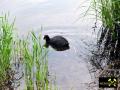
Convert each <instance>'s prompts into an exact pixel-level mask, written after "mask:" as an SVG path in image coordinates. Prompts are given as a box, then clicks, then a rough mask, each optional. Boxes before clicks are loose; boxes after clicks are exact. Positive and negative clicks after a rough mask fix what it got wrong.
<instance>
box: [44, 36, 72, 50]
mask: <svg viewBox="0 0 120 90" xmlns="http://www.w3.org/2000/svg"><path fill="white" fill-rule="evenodd" d="M44 39H45V40H46V44H45V46H46V47H49V45H50V46H51V47H53V48H54V49H55V50H57V51H64V50H67V49H69V48H70V47H69V43H68V41H67V40H66V39H65V38H64V37H62V36H55V37H53V38H50V37H49V36H48V35H45V36H44Z"/></svg>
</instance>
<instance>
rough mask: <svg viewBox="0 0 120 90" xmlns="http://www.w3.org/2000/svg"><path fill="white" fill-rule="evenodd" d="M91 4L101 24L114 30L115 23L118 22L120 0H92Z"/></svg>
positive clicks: (119, 20)
mask: <svg viewBox="0 0 120 90" xmlns="http://www.w3.org/2000/svg"><path fill="white" fill-rule="evenodd" d="M91 6H92V9H93V10H95V12H96V16H97V18H98V19H100V20H101V21H102V24H103V26H105V27H108V28H109V29H110V30H112V31H114V29H115V23H119V22H120V0H92V5H91Z"/></svg>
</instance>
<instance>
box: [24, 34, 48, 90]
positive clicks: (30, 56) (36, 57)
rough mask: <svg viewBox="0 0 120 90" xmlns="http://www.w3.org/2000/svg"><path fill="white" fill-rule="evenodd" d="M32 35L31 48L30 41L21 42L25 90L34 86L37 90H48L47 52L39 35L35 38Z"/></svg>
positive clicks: (30, 89)
mask: <svg viewBox="0 0 120 90" xmlns="http://www.w3.org/2000/svg"><path fill="white" fill-rule="evenodd" d="M31 35H32V38H31V39H32V40H31V41H32V42H31V44H32V47H31V48H29V47H30V42H29V41H30V40H29V41H28V40H26V41H23V52H24V53H23V56H24V68H25V79H26V80H25V81H26V85H27V90H33V89H34V88H35V87H34V84H35V85H36V88H37V90H48V79H47V76H48V74H47V73H48V62H47V50H46V48H44V47H43V46H42V45H41V42H40V41H41V35H40V36H39V37H36V36H35V34H34V32H32V33H31Z"/></svg>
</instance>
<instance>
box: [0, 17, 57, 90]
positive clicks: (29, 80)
mask: <svg viewBox="0 0 120 90" xmlns="http://www.w3.org/2000/svg"><path fill="white" fill-rule="evenodd" d="M13 30H14V22H13V23H11V24H10V23H9V20H8V16H7V15H5V16H3V17H0V90H4V89H6V88H11V89H13V88H14V86H12V83H14V80H20V79H21V78H23V79H24V80H25V87H24V89H25V90H34V89H37V90H57V88H56V87H52V85H51V84H50V83H49V82H48V59H47V54H48V50H47V49H46V48H44V46H43V45H42V43H41V41H42V38H41V34H39V35H38V36H37V35H35V33H34V32H31V33H30V34H29V35H28V36H27V38H26V39H24V38H23V39H22V40H20V39H19V38H16V37H15V36H17V35H14V32H13ZM20 64H21V65H22V66H21V67H22V68H23V75H22V76H21V77H20V78H19V79H16V78H15V77H14V76H15V74H16V72H15V69H18V68H16V67H19V66H20ZM17 74H19V73H17ZM18 86H19V85H18Z"/></svg>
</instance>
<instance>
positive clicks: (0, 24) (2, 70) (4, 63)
mask: <svg viewBox="0 0 120 90" xmlns="http://www.w3.org/2000/svg"><path fill="white" fill-rule="evenodd" d="M13 27H14V23H12V24H9V23H8V19H7V15H5V16H4V17H1V18H0V87H2V86H4V85H6V84H7V81H8V80H10V79H11V77H10V75H9V73H8V72H9V70H10V69H11V64H10V63H11V58H12V57H11V56H12V55H11V54H12V44H13V36H12V34H13V33H12V32H13Z"/></svg>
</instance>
